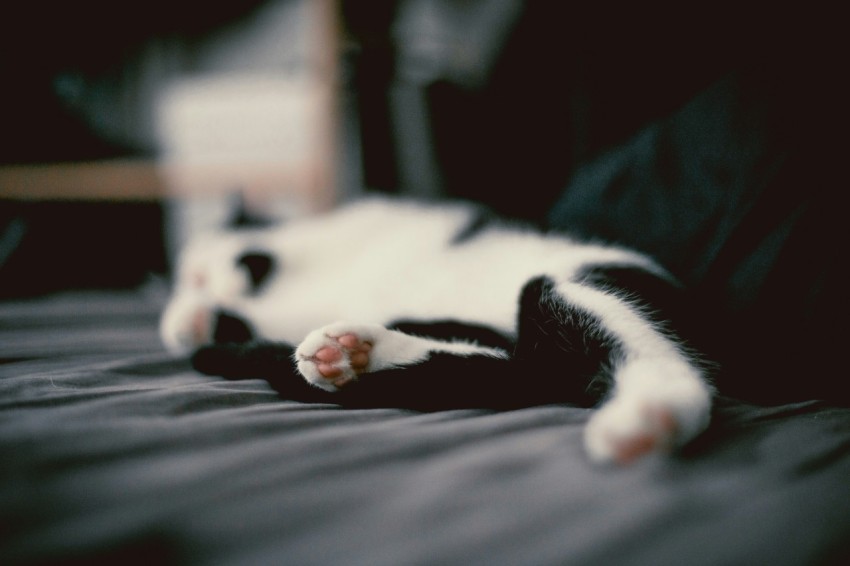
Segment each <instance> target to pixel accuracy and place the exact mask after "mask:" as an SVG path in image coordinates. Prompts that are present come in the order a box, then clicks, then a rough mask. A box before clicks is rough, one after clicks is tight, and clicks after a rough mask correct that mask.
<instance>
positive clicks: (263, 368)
mask: <svg viewBox="0 0 850 566" xmlns="http://www.w3.org/2000/svg"><path fill="white" fill-rule="evenodd" d="M293 352H294V348H293V347H292V346H288V345H286V344H273V343H259V342H249V343H246V344H215V345H212V346H204V347H203V348H200V349H199V350H198V351H196V352H195V354H194V355H193V356H192V366H193V367H194V368H195V369H196V370H198V371H200V372H202V373H205V374H208V375H220V376H222V377H225V378H227V379H234V380H238V379H265V380H266V381H268V382H269V384H270V385H271V386H272V388H273V389H275V390H276V391H277V392H278V393H279V394H280V396H281V397H282V398H284V399H288V400H292V401H301V402H304V403H334V402H336V401H335V400H334V399H333V395H332V394H331V393H328V392H327V391H323V390H321V389H318V388H316V387H313V386H312V385H310V384H309V383H307V382H306V381H305V380H304V378H303V377H301V375H299V374H298V373H297V371H296V369H295V364H294V362H293V361H292V355H293Z"/></svg>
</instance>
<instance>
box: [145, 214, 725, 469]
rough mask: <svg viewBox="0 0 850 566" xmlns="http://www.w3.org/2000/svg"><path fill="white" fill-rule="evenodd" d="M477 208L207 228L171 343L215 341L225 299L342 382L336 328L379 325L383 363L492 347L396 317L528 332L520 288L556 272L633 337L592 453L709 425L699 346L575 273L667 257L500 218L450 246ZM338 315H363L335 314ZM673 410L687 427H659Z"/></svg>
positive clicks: (314, 375)
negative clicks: (248, 257)
mask: <svg viewBox="0 0 850 566" xmlns="http://www.w3.org/2000/svg"><path fill="white" fill-rule="evenodd" d="M472 211H473V209H472V208H470V207H466V206H464V205H453V206H423V205H419V204H411V203H405V202H396V201H386V200H366V201H363V202H361V203H358V204H355V205H352V206H349V207H346V208H343V209H340V210H338V211H336V212H334V213H331V214H328V215H325V216H320V217H317V218H314V219H309V220H307V221H297V222H290V223H287V224H285V225H283V226H282V227H281V228H277V229H274V230H272V231H262V232H247V233H234V234H227V233H225V234H217V235H215V236H214V238H211V239H202V240H201V242H200V243H196V244H194V245H192V246H190V247H188V248H187V250H186V252H185V254H184V256H183V259H182V260H181V269H180V271H179V273H178V282H177V285H176V287H175V294H174V297H173V299H172V301H171V302H170V303H169V305H168V306H167V308H166V310H165V312H164V314H163V318H162V324H161V333H162V336H163V341H164V343H165V344H166V345H167V346H168V347H169V349H171V350H172V351H175V352H186V351H188V350H191V349H192V348H194V347H197V346H199V345H201V344H203V343H204V342H205V341H206V340H209V336H208V334H209V331H207V335H205V334H204V332H203V330H204V329H203V328H199V321H202V320H203V317H202V316H199V315H198V314H197V313H198V311H199V310H200V311H204V310H205V309H210V308H211V305H216V306H217V307H219V308H226V309H228V310H231V311H234V312H236V313H239V314H241V315H242V316H243V317H244V318H246V319H247V320H250V321H251V324H252V325H253V326H254V329H255V330H256V331H257V332H258V333H259V334H260V336H261V337H263V338H265V339H269V340H276V341H283V342H287V343H290V344H299V343H300V344H301V346H300V347H299V348H298V352H300V355H299V354H297V361H298V367H299V370H300V371H301V373H302V374H303V375H304V376H305V378H306V379H307V380H308V381H310V382H311V383H314V384H316V385H318V386H320V387H323V388H325V389H329V390H332V389H335V387H334V386H333V384H330V383H329V382H328V380H326V379H324V378H323V377H322V376H321V375H320V374H318V371H317V370H316V368H315V363H313V362H311V361H310V357H311V356H312V355H313V354H314V353H315V352H316V351H317V350H318V349H319V348H321V347H322V345H324V344H326V343H327V340H328V337H329V336H331V337H332V336H335V335H338V334H336V333H340V332H343V331H345V330H348V331H352V332H356V333H360V334H362V335H363V336H366V337H368V339H369V340H370V341H372V342H373V344H374V350H373V351H372V352H371V354H370V362H369V363H370V365H369V366H368V368H367V369H368V370H371V371H374V370H376V369H379V368H386V367H390V366H396V365H405V364H410V363H414V362H416V361H420V360H422V359H424V358H425V357H427V355H428V353H429V352H433V351H451V352H455V353H458V354H461V355H462V354H464V353H467V352H468V353H482V352H485V350H486V349H482V348H481V347H479V346H476V345H468V344H460V343H445V342H439V341H435V340H428V339H424V338H419V337H412V336H408V335H405V334H402V333H400V332H396V331H392V330H387V329H386V328H385V326H386V325H387V324H389V323H390V322H392V321H396V320H400V319H414V320H429V319H430V320H439V319H453V320H458V321H468V322H473V323H477V324H483V325H488V326H490V327H493V328H495V329H498V330H499V331H501V332H503V333H505V334H506V335H509V336H514V337H515V325H516V319H517V314H518V312H517V310H518V298H519V294H520V291H521V289H522V288H523V286H524V285H525V284H526V283H527V282H528V281H529V280H530V279H532V278H534V277H537V276H542V275H545V276H549V277H550V278H552V279H553V280H554V281H556V282H557V292H558V293H559V294H560V295H561V296H562V297H563V299H564V300H565V301H567V302H568V303H570V304H572V305H575V306H576V307H578V308H581V309H583V310H585V311H586V312H589V313H592V314H593V315H594V316H595V317H596V318H597V319H598V320H600V321H601V322H602V325H603V326H604V327H605V329H606V330H607V332H609V333H610V334H612V335H613V336H615V337H616V338H617V340H618V341H619V342H620V343H621V344H622V345H623V346H624V349H623V356H622V359H620V360H615V365H614V368H613V375H614V383H615V384H614V388H613V390H612V392H611V394H610V397H609V399H608V401H607V402H606V404H605V405H604V406H603V407H602V408H601V409H600V410H599V411H597V412H596V413H595V414H594V416H593V417H592V418H591V420H590V422H589V423H588V427H587V430H586V436H585V444H586V447H587V450H588V453H589V454H590V456H591V457H592V458H593V459H595V460H598V461H603V462H607V461H611V460H617V459H621V458H620V457H621V456H622V455H623V454H622V452H623V449H622V447H623V446H628V445H629V443H630V442H632V443H633V444H634V442H633V441H634V440H635V439H644V438H645V437H646V436H647V435H649V436H651V437H653V438H654V440H655V441H656V442H655V444H654V448H653V450H655V451H660V450H664V449H666V448H672V447H676V446H680V445H682V444H684V443H686V442H687V441H689V440H691V439H692V438H693V437H694V436H696V435H697V434H699V433H700V432H701V431H702V430H703V429H704V428H705V427H706V426H707V423H708V415H709V410H710V397H711V395H710V389H709V387H708V386H707V385H706V384H705V382H704V380H703V377H702V374H701V371H700V369H699V368H698V367H697V366H696V365H695V364H694V363H693V362H692V361H691V360H690V359H689V357H688V356H687V354H686V353H685V352H683V351H681V349H680V348H679V347H678V346H677V345H676V344H674V343H673V342H671V341H670V340H669V339H668V338H666V337H665V335H664V334H663V332H661V330H660V329H658V328H656V327H655V326H653V324H652V323H650V322H649V321H648V319H647V318H646V317H645V316H643V315H642V313H641V311H640V310H639V309H638V308H636V307H634V306H632V305H630V304H628V303H627V302H624V301H623V300H622V299H621V298H619V297H616V296H615V295H612V294H609V293H606V292H603V291H599V290H597V289H594V288H591V287H588V286H585V285H581V284H580V283H578V282H576V281H574V280H573V277H574V275H575V274H576V273H577V272H579V271H580V270H581V269H583V268H585V267H587V266H592V265H594V264H599V265H605V264H612V263H613V264H618V265H622V266H637V267H641V268H643V269H648V270H651V271H653V272H655V273H657V274H659V275H662V276H663V275H664V274H665V272H664V271H663V270H662V269H661V268H660V267H658V266H657V265H656V264H654V263H653V262H652V261H651V260H650V259H648V258H647V257H645V256H643V255H641V254H638V253H635V252H632V251H629V250H626V249H622V248H618V247H613V246H608V245H602V244H588V243H580V242H575V241H572V240H570V239H568V238H565V237H562V236H542V235H540V234H539V233H536V232H533V231H528V230H524V229H521V228H513V227H500V228H492V229H487V230H485V231H484V232H483V233H480V234H477V235H476V237H475V240H474V244H471V245H465V244H461V245H449V244H450V243H451V240H452V239H453V238H454V237H455V236H456V235H457V234H458V233H459V232H460V230H462V229H463V227H464V226H466V224H467V223H468V222H469V219H470V215H471V214H472ZM252 246H256V247H259V248H261V249H266V250H269V251H271V252H273V253H274V255H275V256H277V257H279V258H281V274H280V276H279V277H277V278H275V281H274V284H273V285H272V286H270V287H269V288H268V289H266V290H265V291H264V292H263V293H261V294H259V295H258V296H253V295H251V294H248V293H246V292H245V291H246V288H247V281H246V279H245V275H244V274H243V273H242V272H241V270H234V269H233V268H232V266H233V265H234V261H235V258H236V257H238V254H239V253H241V252H242V251H244V250H246V249H249V248H251V247H252ZM339 320H348V321H356V323H355V324H348V323H337V324H335V325H331V326H328V325H329V322H331V321H339ZM201 326H202V325H201ZM485 353H487V352H485ZM489 353H490V354H492V355H503V354H504V353H502V352H498V351H490V352H489ZM342 363H343V366H344V363H345V362H344V361H343V362H342ZM343 369H344V371H346V372H348V374H346V375H347V376H348V377H350V378H354V377H355V376H354V375H353V373H351V370H350V368H345V367H344V368H343ZM530 383H531V382H530ZM668 416H669V417H671V418H672V419H673V421H675V427H674V428H675V430H672V429H671V427H670V426H659V422H661V421H664V422H666V420H665V419H667V417H668ZM662 424H663V423H662ZM668 437H669V438H668Z"/></svg>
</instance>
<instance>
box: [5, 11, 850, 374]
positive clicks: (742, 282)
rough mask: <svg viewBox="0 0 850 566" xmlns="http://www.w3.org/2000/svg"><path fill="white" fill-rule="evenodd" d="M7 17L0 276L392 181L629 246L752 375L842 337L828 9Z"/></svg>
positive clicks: (110, 255) (167, 243)
mask: <svg viewBox="0 0 850 566" xmlns="http://www.w3.org/2000/svg"><path fill="white" fill-rule="evenodd" d="M4 12H5V15H4V22H5V24H6V25H5V30H4V33H3V34H2V35H0V73H2V76H3V84H4V88H3V89H2V90H0V117H2V124H3V144H2V152H0V298H19V297H25V296H31V295H35V294H42V293H48V292H54V291H60V290H64V289H73V288H81V287H83V288H84V287H89V288H98V287H126V288H132V287H135V286H138V285H140V284H142V283H144V282H145V281H146V280H147V279H148V278H150V277H151V275H154V276H162V277H167V275H168V272H169V266H170V262H171V260H172V258H173V255H174V251H175V250H176V249H177V248H178V247H179V245H180V243H181V242H182V241H183V240H184V239H185V238H186V237H187V236H188V235H189V234H191V233H193V232H196V231H198V230H201V229H204V228H206V227H211V226H217V225H221V224H222V223H224V222H226V221H227V220H228V218H230V217H231V216H232V214H233V211H234V210H235V203H236V202H237V201H239V200H241V201H242V202H243V203H244V205H245V206H246V207H247V208H248V209H249V210H253V211H254V212H257V213H263V214H266V215H271V216H279V215H287V216H291V215H299V214H309V213H313V212H317V211H321V210H326V209H328V208H330V207H332V206H334V205H335V204H337V203H339V202H342V201H345V200H347V199H350V198H355V197H357V196H359V195H361V194H364V193H373V192H381V193H389V194H401V195H409V196H415V197H419V198H437V197H445V196H448V197H457V198H464V199H472V200H476V201H479V202H482V203H485V204H487V205H489V206H490V207H492V208H493V209H495V210H496V211H497V212H499V213H501V214H503V215H506V216H509V217H513V218H518V219H522V220H526V221H532V222H535V223H538V224H541V225H543V226H544V227H547V228H550V229H556V230H560V229H569V230H572V231H576V232H578V233H580V234H585V235H591V236H597V237H602V238H605V239H608V240H612V241H618V242H622V243H625V244H628V245H631V246H635V247H637V248H640V249H642V250H643V251H646V252H648V253H650V254H652V255H654V256H655V257H656V258H658V259H659V260H660V261H662V262H663V263H664V264H665V265H666V266H667V267H668V268H670V269H671V270H672V271H673V272H674V273H675V274H676V275H678V276H679V277H680V278H681V279H682V280H683V281H684V282H685V283H686V284H688V285H689V286H690V287H691V288H693V289H695V290H696V291H697V292H698V294H699V296H700V302H702V303H704V304H705V305H707V307H708V308H709V309H710V310H711V311H712V312H713V314H714V315H715V318H718V317H719V318H718V319H722V320H725V322H724V323H723V324H722V325H721V324H720V323H718V327H719V328H722V332H723V334H724V336H725V338H726V344H725V345H722V346H721V347H720V349H721V350H722V349H723V348H729V344H738V345H739V347H738V349H734V348H733V349H732V351H731V353H730V352H725V354H726V357H729V356H732V355H740V354H741V350H740V345H741V344H746V345H747V348H749V349H750V351H751V352H753V353H754V354H753V355H749V356H748V357H749V359H751V360H753V362H752V364H753V367H751V368H750V370H752V371H754V372H757V373H765V372H764V371H763V368H761V367H760V366H759V367H756V366H758V364H761V363H763V361H764V356H761V355H758V353H759V352H765V353H772V352H774V351H775V350H776V349H777V348H779V349H782V348H794V349H800V350H809V351H810V350H814V349H817V350H819V351H823V350H824V349H827V350H828V349H829V348H832V347H833V346H834V345H836V344H837V339H833V338H828V339H827V340H826V342H823V341H821V338H818V339H816V338H815V337H816V336H821V337H823V336H824V335H826V336H838V335H841V334H843V333H839V332H834V327H835V325H836V322H835V321H836V316H835V308H836V305H837V304H838V303H837V302H836V297H839V296H840V295H839V289H838V283H837V282H838V281H839V280H840V278H837V277H833V275H834V272H835V269H836V266H838V265H840V262H842V261H843V259H844V258H843V255H844V254H843V247H842V246H835V245H828V244H826V245H825V243H827V242H843V241H845V240H846V237H845V236H846V230H845V229H844V227H843V226H844V223H843V222H842V220H841V216H842V214H841V212H840V211H841V210H842V209H843V207H842V206H841V205H840V203H839V202H838V200H837V199H838V198H839V196H840V194H841V191H838V190H836V188H837V187H840V186H843V184H844V181H843V177H844V175H841V173H840V172H839V171H838V165H839V164H840V163H841V162H842V156H841V154H840V153H839V151H840V149H839V146H840V144H837V143H835V141H834V140H836V139H840V138H841V136H842V135H843V133H844V131H846V130H845V129H844V127H843V126H844V124H845V122H846V120H845V118H844V117H845V115H846V111H844V110H843V107H844V105H845V104H846V96H845V87H844V86H843V80H841V78H842V75H843V73H842V72H840V69H843V68H844V67H846V61H844V57H843V55H842V54H843V53H844V52H846V48H842V47H843V41H842V40H841V32H840V30H838V29H836V28H837V27H838V25H837V22H838V21H840V18H836V17H834V15H830V14H828V13H823V12H817V11H815V10H814V9H812V10H808V11H800V10H796V9H795V10H792V9H791V8H790V7H788V8H781V7H777V6H773V7H771V8H770V10H765V9H761V8H755V7H750V6H747V5H746V4H741V3H735V4H734V5H729V6H725V5H711V6H708V5H704V6H699V5H688V6H679V7H676V8H670V7H669V6H668V7H664V8H663V9H661V8H660V7H648V6H643V5H642V6H639V7H638V6H634V7H616V9H615V8H614V7H611V6H608V5H605V6H601V5H599V4H592V3H588V4H577V3H571V2H570V3H564V2H543V1H526V2H523V1H519V0H393V1H390V0H370V1H369V2H356V1H346V0H232V1H230V2H226V3H217V4H209V3H206V2H203V3H202V2H200V1H198V0H169V2H167V3H166V2H165V1H163V0H148V1H147V2H144V3H139V4H131V5H127V4H121V3H118V4H116V3H114V2H106V1H105V0H80V1H78V2H74V3H63V4H60V3H50V4H49V5H45V4H42V3H37V2H24V3H14V4H13V5H11V6H7V7H5V8H4ZM840 303H841V304H842V305H843V304H844V303H846V301H840ZM842 308H844V307H843V306H842ZM723 317H728V320H726V319H724V318H723ZM730 321H731V322H730ZM716 331H717V327H716V328H712V329H708V330H707V331H706V332H710V333H712V334H716ZM833 341H835V342H836V344H834V343H833ZM721 353H723V352H721ZM721 357H722V356H721ZM810 361H811V360H808V359H807V360H804V361H801V362H800V368H799V369H800V371H801V372H802V371H804V369H805V371H806V372H808V371H809V370H811V368H810V367H809V366H807V365H806V364H807V363H809V362H810ZM809 365H810V364H809ZM803 366H806V367H805V368H804V367H803ZM827 370H828V368H825V367H824V368H820V369H819V370H817V371H827ZM765 379H767V378H765Z"/></svg>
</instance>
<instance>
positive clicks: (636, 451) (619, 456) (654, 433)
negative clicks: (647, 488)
mask: <svg viewBox="0 0 850 566" xmlns="http://www.w3.org/2000/svg"><path fill="white" fill-rule="evenodd" d="M645 418H646V420H647V422H648V423H649V424H650V428H649V430H648V431H646V432H644V433H642V434H636V435H634V436H630V437H627V438H621V439H618V440H616V441H615V442H614V443H615V449H614V453H615V456H614V459H615V460H616V462H617V463H618V464H620V465H628V464H631V463H632V462H634V461H635V460H637V459H638V458H640V457H641V456H644V455H646V454H649V453H650V452H654V451H667V450H669V449H670V447H671V445H672V443H673V439H674V438H675V436H676V434H677V433H678V430H679V424H678V423H677V422H676V418H675V417H674V416H673V414H672V413H671V412H670V411H668V410H666V409H658V408H647V409H646V415H645Z"/></svg>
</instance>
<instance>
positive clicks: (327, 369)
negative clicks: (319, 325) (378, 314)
mask: <svg viewBox="0 0 850 566" xmlns="http://www.w3.org/2000/svg"><path fill="white" fill-rule="evenodd" d="M330 338H332V339H333V340H334V341H335V343H334V344H331V345H327V346H323V347H321V348H319V350H318V351H317V352H316V353H315V354H314V359H315V362H316V369H318V370H319V373H320V374H321V375H322V377H324V378H325V379H328V380H332V382H333V384H334V385H335V386H337V387H342V386H343V385H345V384H346V383H348V382H349V381H352V380H353V379H354V377H352V376H351V375H350V374H349V375H345V374H346V372H345V369H344V367H343V363H341V362H344V361H345V359H346V358H347V359H348V365H349V367H350V368H351V370H352V371H353V372H354V374H355V375H359V374H361V373H363V371H364V370H365V369H366V366H368V365H369V352H370V351H371V350H372V344H371V343H369V342H366V341H363V340H360V338H358V337H357V335H355V334H351V333H349V334H343V335H342V336H337V337H330Z"/></svg>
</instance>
